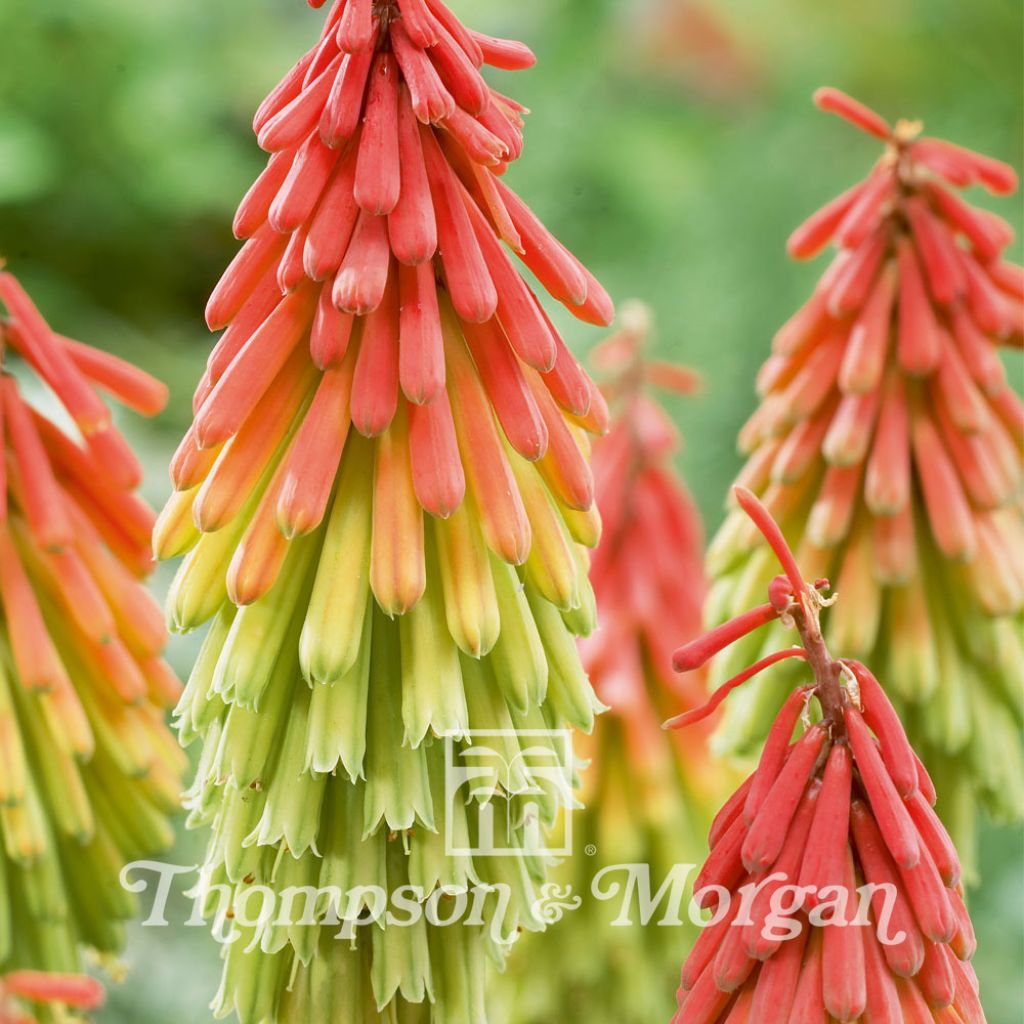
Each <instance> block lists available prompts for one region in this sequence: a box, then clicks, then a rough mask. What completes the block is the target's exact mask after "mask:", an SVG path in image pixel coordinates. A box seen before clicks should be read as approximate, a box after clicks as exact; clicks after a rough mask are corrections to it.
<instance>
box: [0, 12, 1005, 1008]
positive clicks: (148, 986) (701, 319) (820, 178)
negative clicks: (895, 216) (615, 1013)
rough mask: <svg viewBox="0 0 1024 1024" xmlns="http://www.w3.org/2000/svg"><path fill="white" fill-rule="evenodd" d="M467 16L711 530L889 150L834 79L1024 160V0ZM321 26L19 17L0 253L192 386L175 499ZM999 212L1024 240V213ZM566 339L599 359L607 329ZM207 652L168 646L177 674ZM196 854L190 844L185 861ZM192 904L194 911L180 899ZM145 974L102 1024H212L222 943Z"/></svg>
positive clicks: (519, 178)
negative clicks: (638, 332)
mask: <svg viewBox="0 0 1024 1024" xmlns="http://www.w3.org/2000/svg"><path fill="white" fill-rule="evenodd" d="M450 2H451V4H452V6H453V7H454V8H455V9H456V11H457V12H458V13H459V14H460V15H462V16H463V17H465V18H466V19H467V20H468V21H469V22H470V24H471V25H472V26H473V27H476V28H479V29H481V30H483V31H487V32H491V33H493V34H497V35H510V36H514V37H516V38H521V39H524V40H526V41H528V42H529V44H530V45H531V46H532V47H533V48H534V49H535V51H536V53H537V55H538V58H539V64H538V67H537V68H535V69H533V70H531V71H529V72H525V73H520V74H517V75H515V76H509V75H502V74H495V75H494V78H493V79H492V80H493V81H494V82H495V84H496V85H497V86H498V88H502V89H504V90H505V91H508V92H510V93H511V94H512V95H514V96H516V97H517V98H518V99H520V100H522V101H523V102H525V103H526V105H527V106H528V107H529V108H531V110H532V111H533V113H532V114H531V116H530V118H529V123H528V127H527V147H526V151H525V154H524V157H523V159H522V160H521V161H520V163H519V164H518V165H516V166H514V167H513V168H512V170H511V171H510V174H509V180H510V181H511V182H512V183H513V184H514V185H515V187H516V188H517V190H518V191H519V192H520V193H521V194H522V195H523V196H524V197H525V198H526V199H527V201H528V202H530V203H531V204H532V206H533V207H534V209H535V210H536V211H537V212H538V213H539V214H540V215H541V217H542V218H543V219H544V220H545V222H546V223H547V224H548V225H549V226H550V227H551V228H552V229H553V230H554V231H555V233H556V234H557V235H559V237H561V238H562V239H563V240H564V241H565V242H566V243H568V244H569V246H570V248H572V249H573V250H574V251H575V252H577V253H578V254H580V256H581V257H583V258H584V259H585V261H586V262H588V263H589V265H590V266H591V267H592V269H593V270H594V271H595V272H596V273H597V274H598V275H599V276H600V277H601V279H602V280H603V281H604V283H605V284H606V285H607V286H608V288H609V289H610V290H611V292H612V293H613V294H614V295H615V296H616V298H617V299H619V300H622V299H625V298H628V297H632V296H636V297H640V298H643V299H644V300H646V301H647V302H648V303H649V304H650V305H651V306H652V307H653V310H654V312H655V314H656V317H657V322H658V350H659V352H660V353H661V354H662V355H664V356H668V357H671V358H674V359H678V360H684V361H686V362H688V363H690V364H691V365H693V366H695V367H697V368H698V369H699V370H700V371H701V372H702V373H703V374H704V376H705V380H706V386H705V389H704V392H703V394H702V395H701V396H700V397H699V398H697V399H690V400H686V401H685V402H683V401H680V402H678V403H677V404H676V406H675V407H674V409H673V411H674V412H676V413H677V415H678V419H679V421H680V422H681V424H682V426H683V429H684V431H685V434H686V437H687V450H686V451H685V453H684V455H683V457H682V460H683V468H684V471H685V473H686V475H687V478H688V480H689V483H690V485H691V486H692V488H693V490H694V492H695V494H696V496H697V498H698V500H699V502H700V504H701V507H702V510H703V512H704V515H705V516H706V520H707V526H708V529H709V531H710V530H711V529H713V528H714V527H715V525H717V522H718V520H719V517H720V507H721V501H722V497H723V495H724V494H725V491H726V488H727V486H728V484H729V481H730V479H731V478H732V475H733V474H734V473H735V471H736V469H737V468H738V465H739V463H738V460H737V457H736V455H735V452H734V447H733V439H734V437H735V435H736V431H737V429H738V427H739V426H740V424H741V423H742V422H743V420H744V419H745V417H746V416H747V415H748V413H749V412H750V410H751V409H752V408H753V402H754V399H753V377H754V373H755V370H756V368H757V366H758V365H759V363H760V362H761V360H762V359H763V358H764V357H765V355H766V353H767V350H768V343H769V340H770V338H771V335H772V333H773V331H774V330H775V328H776V327H777V326H778V325H779V324H780V323H781V322H782V321H783V320H784V319H785V318H786V317H787V316H788V315H789V314H790V313H791V312H792V311H793V310H794V309H795V308H796V306H797V305H798V304H799V303H800V302H802V301H803V299H804V298H805V297H806V295H807V294H808V292H809V291H810V288H811V286H812V283H813V281H814V279H815V278H816V276H817V275H818V274H819V273H820V270H821V267H820V265H811V266H796V265H793V264H791V263H789V262H788V261H787V259H786V257H785V254H784V249H783V245H784V241H785V238H786V236H787V234H788V233H789V231H790V230H791V229H792V227H794V226H795V225H796V224H797V223H798V222H799V221H800V220H801V219H802V218H803V217H804V216H805V215H806V214H807V213H809V212H810V211H811V210H813V209H814V208H815V207H816V206H817V205H818V204H819V203H820V202H822V201H824V200H825V199H827V198H829V197H831V196H832V195H833V194H835V193H836V192H837V191H838V190H840V189H841V188H845V187H846V186H847V185H849V184H850V183H852V182H853V181H855V180H857V179H858V178H859V177H861V176H862V175H863V173H864V172H865V170H866V168H867V167H868V166H869V164H870V162H871V161H872V160H873V159H874V157H875V155H876V149H875V145H874V144H873V143H872V142H871V141H870V140H868V139H867V138H866V137H864V136H862V135H859V134H858V133H857V132H855V131H853V130H852V129H849V128H848V127H846V126H845V125H844V124H842V123H841V122H839V121H836V120H835V119H831V118H827V117H825V116H824V115H821V114H818V113H816V112H815V111H814V109H813V108H812V106H811V104H810V102H809V98H810V94H811V92H812V90H813V89H814V88H815V87H816V86H818V85H821V84H832V85H836V86H839V87H841V88H844V89H846V90H847V91H849V92H852V93H853V94H854V95H856V96H858V97H859V98H861V99H863V100H865V101H866V102H868V103H870V104H872V105H874V106H876V107H877V108H878V109H879V110H880V111H882V112H883V113H884V114H886V115H887V116H891V117H897V116H907V117H921V118H923V119H925V120H926V122H927V124H928V127H929V129H930V130H931V131H932V132H934V133H936V134H939V135H943V136H946V137H948V138H951V139H953V140H955V141H957V142H960V143H963V144H966V145H969V146H973V147H976V148H978V149H981V150H982V151H984V152H988V153H991V154H993V155H994V156H997V157H1000V158H1002V159H1004V160H1009V161H1010V162H1012V163H1013V164H1014V165H1015V166H1016V167H1017V168H1018V169H1019V168H1020V167H1021V163H1022V152H1021V150H1022V116H1021V115H1022V69H1024V43H1022V39H1024V6H1022V5H1021V3H1020V2H1019V0H974V2H971V3H964V2H963V0H856V2H854V0H834V2H830V3H822V2H821V0H773V2H771V3H765V2H763V0H515V2H509V0H450ZM321 18H322V12H321V13H317V12H312V11H310V10H308V8H307V7H306V5H305V4H304V3H302V0H214V2H211V0H146V2H145V3H139V2H137V0H74V2H66V0H64V2H61V0H2V2H0V253H3V255H5V256H6V258H7V259H8V261H9V262H10V264H11V267H12V269H14V270H15V272H17V273H18V274H19V275H20V276H21V278H22V279H23V281H24V283H25V284H26V285H27V286H28V287H29V288H30V290H32V291H33V293H34V295H35V297H36V298H37V300H38V301H39V303H40V305H41V306H42V307H43V309H44V310H45V311H46V312H47V313H48V314H49V316H50V318H51V320H52V322H53V323H54V325H55V326H56V327H57V328H59V329H60V330H62V331H64V332H65V333H69V334H72V335H74V336H76V337H80V338H82V339H83V340H86V341H89V342H92V343H94V344H98V345H101V346H103V347H107V348H109V349H110V350H112V351H114V352H117V353H120V354H122V355H126V356H128V357H130V358H132V359H133V360H134V361H136V362H137V363H139V364H141V365H142V366H144V367H146V368H147V369H149V370H150V371H152V372H154V373H156V374H158V375H159V376H161V377H163V378H164V379H165V380H166V381H168V382H169V384H170V385H171V389H172V395H173V397H172V401H171V405H170V407H169V409H168V410H167V412H166V413H165V414H164V415H162V416H161V417H160V418H159V419H158V420H157V421H155V422H153V423H142V422H139V421H137V420H134V419H131V420H129V419H128V418H127V417H126V418H125V423H124V424H123V426H124V428H125V430H126V432H127V433H128V435H129V437H130V438H131V440H132V441H133V443H134V444H135V445H136V446H137V448H138V449H139V450H140V452H141V453H142V455H143V457H144V458H145V461H146V464H147V467H148V470H149V473H148V481H147V491H148V495H149V497H150V499H151V500H152V501H153V502H154V503H156V504H159V503H160V502H161V501H162V500H163V498H164V497H165V496H166V493H167V491H168V490H169V485H168V483H167V478H166V472H165V466H166V464H167V461H168V458H169V456H170V453H171V451H172V450H173V448H174V446H175V445H176V443H177V440H178V438H179V437H180V435H181V433H182V432H183V431H184V429H185V428H186V426H187V425H188V422H189V419H190V415H189V399H190V395H191V391H192V388H193V386H194V384H195V382H196V380H197V379H198V377H199V375H200V373H201V368H202V366H203V363H204V360H205V358H206V354H207V352H208V350H209V347H210V344H211V339H210V337H209V336H208V335H207V334H206V331H205V328H204V325H203V320H202V309H203V305H204V303H205V300H206V297H207V295H208V293H209V291H210V289H211V288H212V286H213V284H214V282H215V281H216V279H217V277H218V275H219V273H220V271H221V270H222V269H223V267H224V266H225V265H226V264H227V262H228V261H229V259H230V258H231V256H232V254H233V252H234V250H235V243H234V241H233V240H232V238H231V235H230V230H229V225H230V221H231V216H232V213H233V210H234V207H235V204H236V203H237V201H238V199H239V198H240V197H241V195H242V194H243V192H244V191H245V189H246V188H247V187H248V185H249V183H250V182H251V180H252V179H253V177H254V176H255V175H256V174H257V173H258V171H259V169H260V167H261V154H260V152H259V150H258V149H257V147H256V145H255V142H254V140H253V138H252V135H251V131H250V127H249V122H250V118H251V115H252V112H253V111H254V109H255V107H256V105H257V103H258V102H259V100H260V99H261V98H262V97H263V96H264V94H265V93H266V92H267V91H268V90H269V88H270V87H271V86H272V85H273V84H274V83H275V82H276V81H277V79H278V78H279V77H280V75H281V74H283V72H284V71H285V70H286V69H287V67H288V66H290V64H291V63H292V62H293V61H294V60H296V59H297V58H298V56H299V55H300V54H301V53H302V52H304V51H305V49H306V48H307V47H308V46H309V45H310V44H311V42H312V41H313V40H314V38H315V37H316V35H317V33H318V31H319V26H320V23H321ZM972 198H974V197H972ZM977 198H979V199H980V201H981V202H982V203H983V204H984V203H986V202H988V201H989V200H988V199H987V198H986V197H977ZM999 208H1000V211H1001V212H1002V213H1003V214H1004V216H1007V217H1009V219H1010V220H1012V221H1013V222H1014V223H1015V224H1018V225H1019V224H1020V223H1021V200H1020V197H1016V198H1015V199H1011V200H1009V201H1007V200H1000V201H999ZM1016 256H1017V258H1020V247H1019V246H1018V252H1017V254H1016ZM555 312H556V314H557V311H555ZM556 319H557V315H556ZM559 323H560V325H561V326H563V327H564V328H565V331H566V336H567V338H568V340H569V341H570V343H571V344H572V345H573V346H574V347H576V349H577V350H578V351H580V352H585V351H586V350H587V348H588V347H589V346H590V345H591V344H592V343H593V342H594V341H595V340H597V338H598V337H599V332H596V331H594V330H592V329H589V328H585V327H584V326H582V325H580V324H577V323H575V322H568V321H567V318H565V317H563V318H561V319H559ZM1012 369H1013V371H1014V373H1015V376H1016V379H1017V380H1018V381H1020V380H1021V376H1022V369H1021V364H1020V362H1019V361H1018V362H1016V363H1015V364H1014V366H1013V367H1012ZM168 579H169V573H167V572H162V573H161V574H159V575H158V577H157V579H156V581H155V583H154V586H155V587H156V588H157V589H158V590H159V591H160V592H161V596H162V593H163V591H164V589H165V588H166V585H167V582H168ZM194 651H195V640H194V639H191V640H190V639H189V638H177V639H175V640H174V641H173V645H172V657H173V660H174V661H175V663H176V665H177V666H178V668H179V669H180V670H182V671H185V670H187V666H188V664H189V661H190V658H191V657H192V656H193V654H194ZM197 842H198V840H197V839H196V838H195V837H189V836H184V837H183V838H182V841H181V843H180V847H179V850H178V851H177V859H178V862H179V863H183V864H191V863H195V862H196V860H197V859H198V857H197V851H196V843H197ZM1022 842H1024V840H1022V833H1021V831H1020V830H1016V829H997V828H994V827H992V828H989V829H987V831H986V832H985V835H984V837H983V842H982V871H983V875H984V879H985V881H984V885H983V887H982V888H981V890H980V891H979V892H976V893H975V894H974V895H973V909H974V914H975V921H976V924H977V927H978V933H979V941H980V952H979V954H978V958H977V961H976V964H977V968H978V972H979V974H980V976H981V979H982V984H983V986H984V987H983V995H984V997H985V1002H986V1006H987V1009H988V1013H989V1019H990V1021H992V1022H993V1024H1009V1022H1011V1021H1020V1020H1021V1007H1022V1006H1024V981H1022V969H1021V967H1022V963H1024V937H1022V918H1024V875H1022V864H1024V858H1022V852H1024V851H1022ZM175 909H176V911H177V916H176V920H178V921H181V920H184V917H185V916H186V915H187V911H188V905H187V903H186V901H184V900H183V899H179V901H178V903H177V905H176V907H175ZM666 941H671V935H666ZM685 952H686V951H685V949H682V948H681V949H680V950H679V956H680V960H682V958H683V956H684V954H685ZM126 964H127V967H128V968H129V971H128V978H127V981H126V983H125V984H124V985H123V986H121V987H118V988H115V989H114V991H113V992H112V994H111V998H110V1002H109V1005H108V1007H107V1009H106V1010H105V1011H104V1012H103V1013H102V1014H101V1015H100V1018H99V1020H100V1022H101V1024H129V1022H130V1024H164V1022H167V1024H170V1022H174V1024H180V1022H181V1021H189V1022H200V1021H203V1020H206V1019H208V1011H207V1010H206V1006H207V1003H208V1001H209V999H210V997H211V995H212V993H213V991H214V989H215V987H216V984H217V976H218V970H219V963H218V953H217V949H216V947H215V945H214V944H213V942H212V941H211V940H210V939H209V938H208V937H207V935H206V933H205V930H204V929H203V928H197V927H193V928H186V927H184V926H178V927H172V928H167V929H139V928H136V929H135V930H134V931H133V933H132V944H131V948H130V951H129V953H128V956H127V959H126ZM552 1024H555V1022H552ZM597 1024H604V1022H597ZM609 1024H611V1022H609Z"/></svg>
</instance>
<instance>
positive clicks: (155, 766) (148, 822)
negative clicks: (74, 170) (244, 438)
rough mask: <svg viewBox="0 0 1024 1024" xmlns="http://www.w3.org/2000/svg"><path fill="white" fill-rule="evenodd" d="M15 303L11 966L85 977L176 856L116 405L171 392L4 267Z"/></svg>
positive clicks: (141, 528) (158, 624)
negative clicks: (154, 868) (130, 873)
mask: <svg viewBox="0 0 1024 1024" xmlns="http://www.w3.org/2000/svg"><path fill="white" fill-rule="evenodd" d="M0 304H2V307H3V309H4V310H5V311H6V312H5V313H4V315H2V316H0V357H2V362H3V373H2V374H0V410H2V414H0V440H2V454H0V836H2V840H3V843H2V848H0V970H14V969H18V968H31V969H41V970H48V971H57V972H74V971H77V970H78V969H79V966H80V964H79V949H80V947H81V946H88V947H91V948H93V949H95V950H98V951H99V952H101V953H108V954H113V953H116V952H117V951H119V950H120V948H121V945H122V941H123V940H122V934H121V932H122V922H123V921H124V920H126V919H128V918H130V917H131V916H132V915H133V913H134V910H135V906H134V900H133V899H132V897H131V896H130V895H129V894H127V893H125V892H124V891H122V889H121V887H120V886H119V884H118V874H119V872H120V870H121V867H122V865H123V864H125V863H126V862H127V861H130V860H134V859H136V858H138V857H141V856H147V855H151V854H152V853H154V852H156V851H158V850H161V849H163V848H165V847H167V846H169V845H170V843H171V841H172V839H173V835H172V832H171V828H170V825H169V824H168V821H167V816H168V815H170V814H173V813H174V811H175V810H176V808H177V802H178V792H179V788H180V780H181V776H182V774H183V772H184V767H185V759H184V757H183V756H182V753H181V751H180V750H179V749H178V746H177V744H176V743H175V742H174V737H173V736H172V734H171V733H170V732H169V731H168V729H167V728H166V725H165V724H164V718H163V715H164V711H165V709H166V708H167V707H169V706H170V705H172V704H173V703H174V701H175V700H176V699H177V697H178V695H179V693H180V685H179V683H178V681H177V679H176V678H175V677H174V675H173V673H172V672H171V670H170V669H169V668H168V666H167V664H166V663H165V662H164V661H163V660H162V658H161V651H162V650H163V647H164V644H165V642H166V639H167V634H166V630H165V628H164V623H163V617H162V615H161V613H160V609H159V607H158V606H157V604H156V603H155V602H154V601H153V600H152V599H151V598H150V597H149V595H148V594H147V592H146V591H145V589H144V588H143V586H142V585H141V582H140V580H141V578H142V577H143V576H145V575H146V574H147V572H148V571H149V569H150V567H151V564H152V557H151V555H150V547H149V533H150V530H151V528H152V521H153V516H152V512H151V511H150V510H149V509H148V508H147V507H146V505H145V504H144V503H143V502H142V501H141V500H140V499H139V498H138V497H137V496H136V495H135V494H134V490H135V487H136V486H137V484H138V482H139V477H140V475H141V470H140V467H139V465H138V463H137V461H136V460H135V457H134V456H133V454H132V452H131V450H130V449H129V447H128V445H127V444H126V442H125V440H124V438H123V437H122V436H121V434H120V433H119V432H118V430H117V429H116V427H114V426H113V424H112V422H111V414H110V410H109V409H108V407H107V405H106V404H105V403H104V401H103V399H102V398H101V397H100V392H101V391H104V392H107V393H108V394H110V395H112V396H114V397H115V398H117V399H118V400H120V401H121V402H123V403H124V404H125V405H127V406H128V407H130V408H132V409H135V410H136V411H138V412H140V413H143V414H144V415H152V414H154V413H155V412H157V411H158V410H159V409H160V408H161V407H162V406H163V404H164V401H165V400H166V391H165V389H164V387H163V386H162V385H161V384H159V383H158V382H157V381H155V380H153V379H152V378H151V377H149V376H148V375H146V374H144V373H142V372H141V371H140V370H138V369H136V368H135V367H133V366H131V365H130V364H128V363H126V362H124V361H123V360H120V359H117V358H115V357H113V356H111V355H108V354H106V353H104V352H101V351H99V350H97V349H94V348H92V347H90V346H88V345H84V344H82V343H80V342H77V341H73V340H72V339H70V338H65V337H63V336H62V335H60V334H57V333H55V332H54V331H53V330H51V328H50V327H49V325H48V324H47V323H46V321H45V320H44V319H43V317H42V316H41V314H40V313H39V311H38V309H37V308H36V306H35V305H34V304H33V303H32V300H31V299H30V298H29V296H28V295H27V294H26V292H25V291H24V289H23V288H22V287H21V285H20V284H19V283H18V281H17V280H16V279H15V278H14V276H13V275H12V274H10V273H9V272H7V271H2V270H0ZM40 384H42V385H45V388H46V389H47V390H48V391H49V395H48V396H47V395H45V394H44V389H43V388H42V387H40ZM26 394H29V395H31V396H32V397H33V398H37V397H38V398H39V399H40V401H39V402H33V403H30V402H29V401H28V400H27V399H26ZM54 400H55V401H54ZM57 405H59V407H60V409H59V416H60V418H61V419H63V420H64V421H66V422H67V423H69V427H67V428H65V427H63V426H61V425H59V423H58V421H57V419H56V418H54V417H51V416H50V415H48V414H47V413H45V412H42V411H40V407H42V408H45V407H47V406H50V407H54V412H55V414H56V413H57V409H56V406H57Z"/></svg>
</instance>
